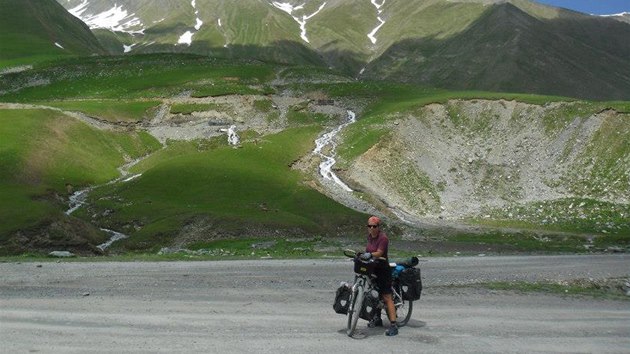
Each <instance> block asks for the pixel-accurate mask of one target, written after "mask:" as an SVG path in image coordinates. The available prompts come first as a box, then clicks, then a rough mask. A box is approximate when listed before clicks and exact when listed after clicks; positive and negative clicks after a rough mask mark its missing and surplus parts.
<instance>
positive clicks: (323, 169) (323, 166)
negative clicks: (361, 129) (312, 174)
mask: <svg viewBox="0 0 630 354" xmlns="http://www.w3.org/2000/svg"><path fill="white" fill-rule="evenodd" d="M356 121H357V120H356V115H355V114H354V112H352V111H350V110H349V111H348V121H347V122H345V123H343V124H341V125H340V126H338V127H337V128H335V129H333V130H332V131H330V132H328V133H326V134H324V135H322V136H321V137H319V138H318V139H317V140H315V150H313V153H314V154H317V155H319V156H320V157H321V158H322V162H321V163H320V164H319V173H320V174H321V175H322V177H324V179H326V180H332V181H333V182H335V183H336V184H337V185H338V186H340V187H341V188H342V189H343V190H345V191H347V192H352V189H351V188H350V187H348V186H347V185H346V184H345V183H344V182H343V181H342V180H341V179H339V177H337V175H336V174H335V173H334V172H333V171H332V167H333V165H334V164H335V163H336V162H337V161H336V160H335V148H336V147H337V144H336V142H335V137H336V136H337V134H339V132H341V130H342V129H343V128H345V127H347V126H348V125H350V124H352V123H354V122H356ZM327 146H330V148H329V149H328V155H326V154H324V153H323V152H322V151H323V150H324V148H325V147H327Z"/></svg>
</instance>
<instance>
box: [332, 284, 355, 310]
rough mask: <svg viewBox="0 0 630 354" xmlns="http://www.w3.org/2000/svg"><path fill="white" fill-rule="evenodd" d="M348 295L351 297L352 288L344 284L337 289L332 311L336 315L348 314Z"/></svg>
mask: <svg viewBox="0 0 630 354" xmlns="http://www.w3.org/2000/svg"><path fill="white" fill-rule="evenodd" d="M350 295H352V288H351V287H350V286H348V284H346V283H344V284H341V286H340V287H339V288H338V289H337V293H336V294H335V302H334V303H333V310H335V312H336V313H339V314H342V315H346V314H348V308H349V307H350Z"/></svg>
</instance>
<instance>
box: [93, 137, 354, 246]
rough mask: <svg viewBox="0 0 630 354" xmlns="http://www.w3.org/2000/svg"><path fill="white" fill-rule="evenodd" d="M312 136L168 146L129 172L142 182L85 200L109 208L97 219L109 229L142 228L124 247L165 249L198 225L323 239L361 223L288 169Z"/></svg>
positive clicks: (228, 233) (103, 190)
mask: <svg viewBox="0 0 630 354" xmlns="http://www.w3.org/2000/svg"><path fill="white" fill-rule="evenodd" d="M319 131H320V127H319V126H309V127H303V128H294V129H289V130H286V131H284V132H282V133H280V134H277V135H274V136H268V137H266V138H265V141H264V142H263V143H261V144H254V143H245V144H244V145H243V147H242V148H240V149H234V148H231V147H228V146H222V147H218V148H216V149H210V150H207V151H199V150H198V146H197V145H196V144H195V143H184V142H181V143H174V144H172V145H171V146H169V147H168V148H167V149H165V150H162V151H160V152H158V153H157V154H155V155H154V156H152V157H151V158H149V159H147V160H146V161H143V162H142V163H141V164H139V165H138V166H137V167H136V168H135V170H136V171H135V172H141V173H142V176H141V177H139V178H136V179H134V180H133V181H131V182H128V183H125V184H118V185H112V186H107V187H104V188H101V189H98V190H97V191H95V193H94V194H93V195H92V196H91V199H92V200H93V201H94V203H95V204H96V208H97V209H98V210H105V209H108V210H113V213H112V214H110V215H109V216H108V217H107V218H104V219H103V220H102V221H101V222H103V223H105V224H109V226H111V227H112V228H116V229H120V228H121V225H124V224H127V223H129V222H131V221H133V220H136V221H139V222H140V223H141V224H142V225H146V226H144V227H143V228H142V229H140V230H139V231H137V232H132V234H131V235H132V237H131V238H130V239H128V240H126V241H125V242H123V243H122V245H123V246H125V244H126V247H130V248H135V247H141V245H143V244H145V245H146V244H147V243H148V244H151V245H154V244H155V243H156V242H157V244H161V243H163V242H164V243H166V244H168V242H167V240H168V241H170V240H171V238H172V237H174V236H175V235H177V234H178V233H179V232H180V231H181V230H182V228H183V227H184V226H185V225H186V224H189V223H191V222H195V221H196V220H200V219H201V220H202V222H205V223H207V224H208V225H213V227H212V230H211V232H217V231H218V232H219V233H221V234H222V235H223V236H227V237H229V236H240V237H244V236H245V237H251V236H270V235H276V236H283V237H289V236H292V235H295V234H298V235H299V234H301V233H303V232H306V233H320V234H325V235H328V234H330V233H333V232H335V230H336V229H337V228H338V227H340V226H341V225H352V224H355V225H356V223H358V222H359V220H360V219H361V218H362V217H360V214H359V213H356V212H353V211H350V210H348V209H347V208H345V207H342V206H341V205H339V204H337V203H336V202H333V201H332V200H330V199H328V198H326V197H324V196H322V195H321V194H319V193H317V192H316V191H314V190H313V189H311V188H310V187H307V186H306V185H305V184H304V183H303V177H302V176H301V175H300V174H299V173H298V172H297V171H294V170H292V169H291V168H290V167H289V165H290V164H291V162H292V161H294V160H295V159H297V158H299V157H300V156H302V155H304V154H307V153H308V151H309V149H311V148H312V142H313V141H314V139H315V138H316V136H317V134H318V133H319ZM105 196H108V198H103V197H105ZM160 237H162V239H160ZM207 237H209V238H208V239H211V235H207Z"/></svg>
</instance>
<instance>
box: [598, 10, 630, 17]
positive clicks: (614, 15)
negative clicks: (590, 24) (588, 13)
mask: <svg viewBox="0 0 630 354" xmlns="http://www.w3.org/2000/svg"><path fill="white" fill-rule="evenodd" d="M599 16H601V17H618V16H630V12H627V11H624V12H620V13H618V14H610V15H599Z"/></svg>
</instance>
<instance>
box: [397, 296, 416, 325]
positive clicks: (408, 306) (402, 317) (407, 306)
mask: <svg viewBox="0 0 630 354" xmlns="http://www.w3.org/2000/svg"><path fill="white" fill-rule="evenodd" d="M412 310H413V301H403V303H402V305H400V306H396V323H397V324H398V326H400V327H402V326H404V325H406V324H407V322H409V319H410V318H411V311H412Z"/></svg>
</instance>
